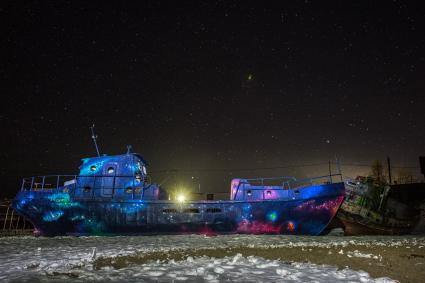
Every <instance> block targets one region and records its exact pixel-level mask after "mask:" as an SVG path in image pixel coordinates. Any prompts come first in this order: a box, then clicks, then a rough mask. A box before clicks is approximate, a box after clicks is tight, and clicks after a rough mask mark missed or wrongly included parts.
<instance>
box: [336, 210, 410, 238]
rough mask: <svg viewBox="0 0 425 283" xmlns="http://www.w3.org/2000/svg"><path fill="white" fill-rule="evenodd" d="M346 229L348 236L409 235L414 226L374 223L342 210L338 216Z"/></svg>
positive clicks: (408, 224) (345, 232) (345, 233)
mask: <svg viewBox="0 0 425 283" xmlns="http://www.w3.org/2000/svg"><path fill="white" fill-rule="evenodd" d="M336 219H338V220H339V221H340V222H341V223H342V225H343V229H344V235H346V236H359V235H407V234H410V233H411V232H412V230H413V228H414V226H413V225H412V224H411V223H410V222H408V221H406V223H405V224H404V225H398V226H391V225H385V224H381V223H373V222H372V221H368V220H367V219H366V218H364V217H361V216H360V215H355V214H351V213H349V212H346V211H344V210H342V209H341V210H340V211H339V212H338V214H337V216H336Z"/></svg>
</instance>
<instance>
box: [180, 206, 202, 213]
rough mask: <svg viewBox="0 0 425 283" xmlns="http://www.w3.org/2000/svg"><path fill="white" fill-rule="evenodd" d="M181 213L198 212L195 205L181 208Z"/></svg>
mask: <svg viewBox="0 0 425 283" xmlns="http://www.w3.org/2000/svg"><path fill="white" fill-rule="evenodd" d="M183 213H200V210H199V208H195V207H188V208H185V209H183Z"/></svg>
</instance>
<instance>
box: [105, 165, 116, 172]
mask: <svg viewBox="0 0 425 283" xmlns="http://www.w3.org/2000/svg"><path fill="white" fill-rule="evenodd" d="M106 172H107V173H108V174H113V173H115V168H114V167H112V166H110V167H108V170H106Z"/></svg>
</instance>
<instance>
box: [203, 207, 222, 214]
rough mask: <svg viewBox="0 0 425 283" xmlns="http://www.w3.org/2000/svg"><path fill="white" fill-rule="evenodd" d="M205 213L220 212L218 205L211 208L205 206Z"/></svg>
mask: <svg viewBox="0 0 425 283" xmlns="http://www.w3.org/2000/svg"><path fill="white" fill-rule="evenodd" d="M205 212H206V213H221V212H222V211H221V208H218V207H211V208H207V209H206V210H205Z"/></svg>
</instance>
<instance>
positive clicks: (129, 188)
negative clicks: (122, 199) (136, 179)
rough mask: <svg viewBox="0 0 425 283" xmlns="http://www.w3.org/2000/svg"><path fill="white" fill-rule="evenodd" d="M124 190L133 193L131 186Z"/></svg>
mask: <svg viewBox="0 0 425 283" xmlns="http://www.w3.org/2000/svg"><path fill="white" fill-rule="evenodd" d="M125 192H126V193H127V194H131V193H133V188H132V187H128V188H126V189H125Z"/></svg>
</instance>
